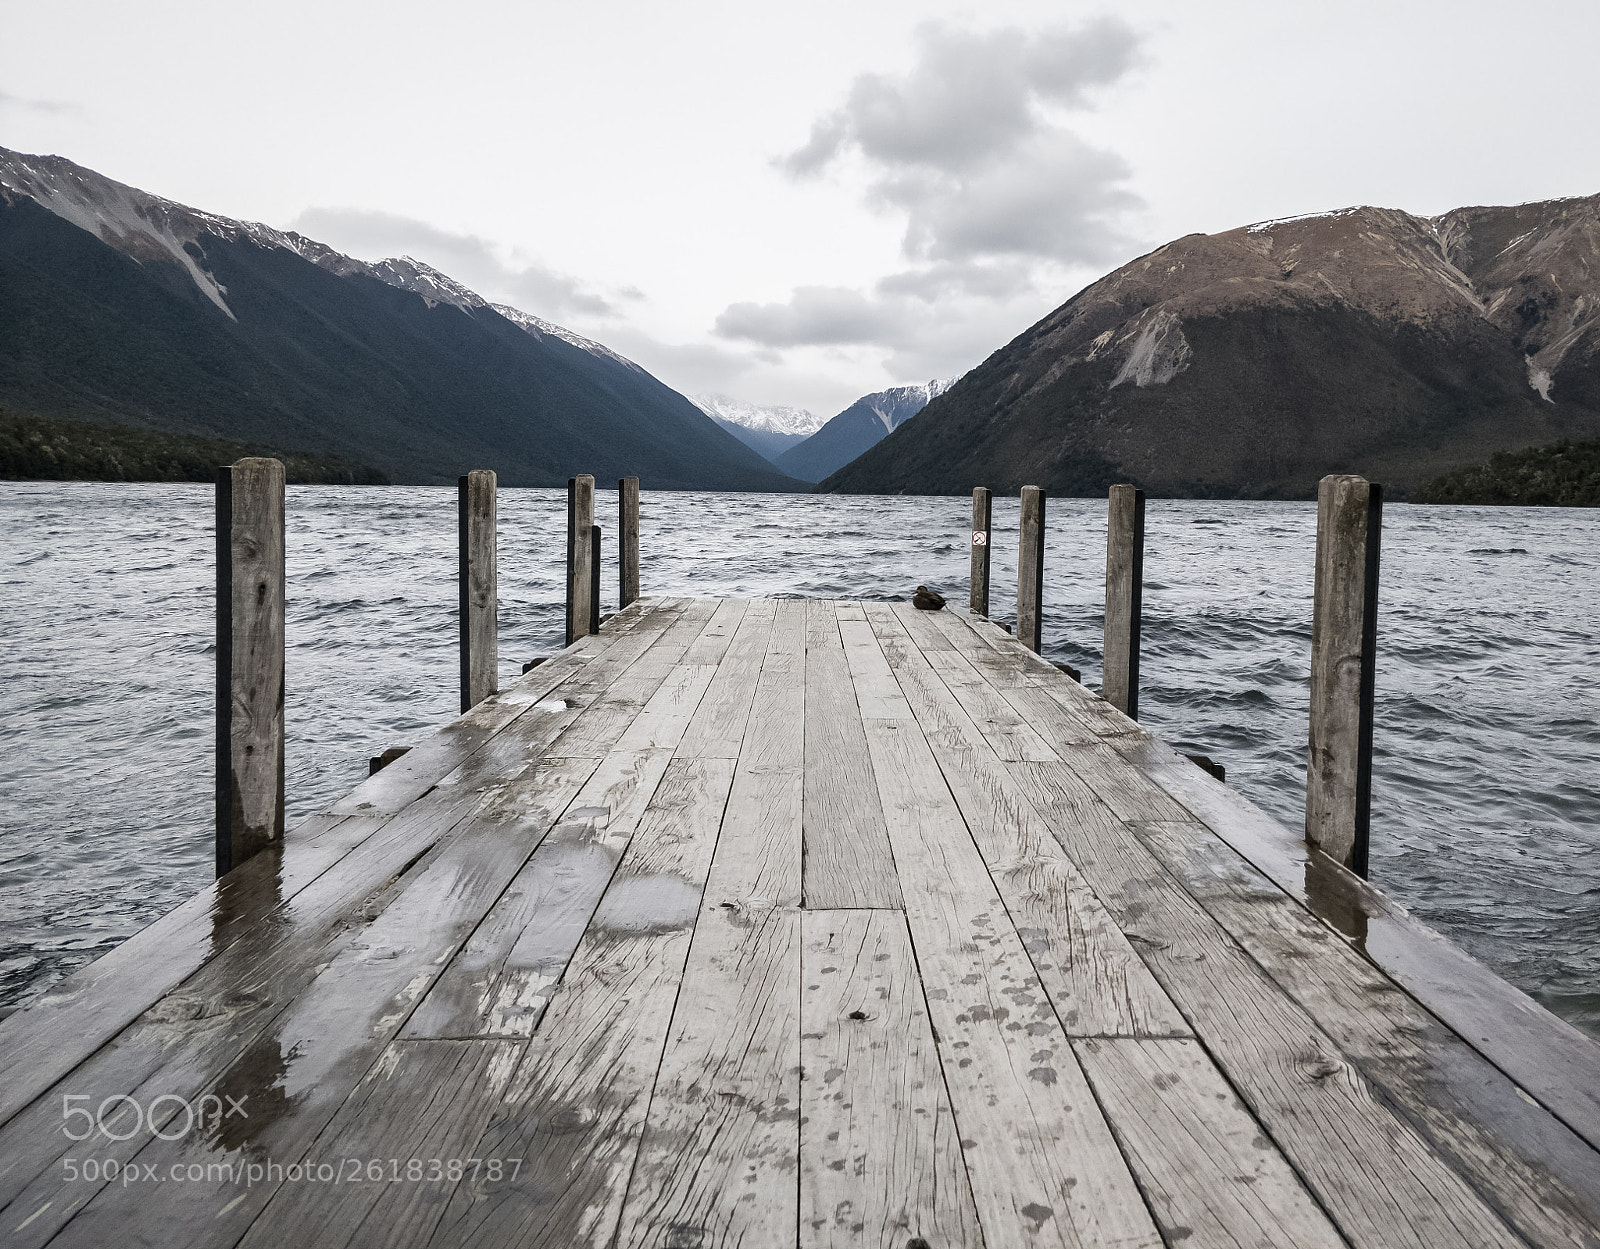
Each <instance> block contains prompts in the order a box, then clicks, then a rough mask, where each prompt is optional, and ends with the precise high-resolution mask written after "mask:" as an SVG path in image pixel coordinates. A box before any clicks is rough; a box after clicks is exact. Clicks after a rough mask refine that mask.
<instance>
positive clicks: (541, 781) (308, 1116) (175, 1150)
mask: <svg viewBox="0 0 1600 1249" xmlns="http://www.w3.org/2000/svg"><path fill="white" fill-rule="evenodd" d="M593 768H594V765H593V763H592V762H590V761H587V760H556V761H554V762H553V763H551V764H550V765H548V766H545V765H542V764H535V765H533V769H530V770H531V771H535V772H536V775H535V776H529V777H527V778H525V789H524V792H523V793H522V794H520V795H518V796H517V798H516V799H511V798H509V797H508V798H507V799H506V800H505V801H503V802H501V803H497V804H494V805H491V806H489V807H488V808H486V809H485V810H484V811H483V812H482V813H481V814H480V815H479V816H477V817H475V818H474V819H472V820H471V821H470V822H469V823H468V824H467V825H465V826H464V827H463V828H462V829H460V830H458V831H457V833H456V835H455V836H454V837H453V838H452V839H451V840H450V841H449V842H447V843H446V844H445V845H444V846H443V847H442V848H441V849H440V851H439V853H438V854H436V855H435V856H433V857H432V858H431V859H430V860H429V861H428V862H427V863H425V864H423V865H421V866H419V867H418V868H417V870H416V871H415V872H414V873H413V874H411V875H410V876H409V877H408V879H407V882H406V884H405V885H404V886H403V887H402V889H401V890H400V891H399V893H398V894H397V895H396V896H395V898H394V900H393V901H392V902H391V903H389V905H388V906H387V907H386V908H385V909H384V910H383V912H382V914H380V915H379V916H378V917H377V918H376V919H374V920H373V922H372V923H371V925H370V926H369V927H368V928H367V929H366V931H365V933H364V934H363V935H362V939H361V940H359V941H357V942H355V943H354V944H352V945H350V946H348V947H346V948H345V949H343V950H341V951H340V952H339V954H338V955H337V956H336V957H334V958H333V960H332V961H331V962H330V963H329V964H328V965H327V966H325V967H323V968H322V969H320V970H319V972H318V974H317V976H316V977H315V979H314V980H313V981H312V982H311V983H310V985H308V986H307V987H306V988H305V989H304V990H302V991H301V992H300V993H299V994H298V995H297V996H296V997H295V998H294V1000H293V1001H292V1002H291V1003H290V1004H289V1005H288V1007H287V1008H286V1009H285V1010H283V1011H282V1012H280V1013H279V1014H278V1016H277V1017H276V1018H275V1019H274V1020H273V1021H272V1026H271V1027H270V1028H269V1029H267V1030H266V1031H264V1032H263V1033H262V1034H261V1035H259V1036H258V1037H256V1038H255V1039H254V1040H253V1041H252V1042H251V1043H250V1045H249V1046H248V1047H247V1048H246V1049H245V1051H244V1053H243V1054H242V1055H241V1056H240V1057H239V1058H238V1060H237V1061H236V1062H234V1063H233V1064H232V1065H231V1066H230V1067H229V1068H228V1070H227V1072H226V1073H225V1074H224V1075H223V1077H222V1078H221V1080H220V1081H219V1082H218V1084H217V1085H216V1086H215V1088H214V1089H213V1090H211V1091H213V1092H215V1093H217V1094H218V1095H220V1096H222V1097H223V1098H227V1097H233V1098H236V1099H241V1100H242V1101H244V1103H245V1104H246V1105H249V1106H251V1107H252V1108H253V1113H250V1114H249V1116H248V1121H247V1122H245V1123H241V1124H239V1125H236V1126H235V1125H229V1127H230V1128H231V1129H232V1130H231V1131H225V1132H220V1133H217V1134H210V1133H208V1134H204V1135H202V1134H198V1133H189V1134H186V1135H184V1136H182V1137H181V1138H179V1139H177V1140H174V1141H167V1140H161V1139H152V1140H151V1141H150V1142H149V1143H148V1144H147V1145H146V1146H145V1147H144V1148H143V1149H141V1150H140V1151H139V1153H138V1154H137V1155H136V1156H135V1157H136V1159H137V1161H138V1162H139V1164H140V1165H141V1166H143V1165H153V1166H155V1167H156V1168H157V1173H158V1174H171V1173H172V1168H173V1167H174V1166H181V1167H183V1168H184V1169H185V1171H186V1172H187V1173H190V1174H198V1175H199V1176H203V1177H204V1178H198V1179H190V1180H186V1181H185V1182H184V1183H182V1184H171V1185H167V1186H165V1187H164V1188H163V1189H162V1199H161V1200H160V1201H159V1202H151V1201H148V1200H146V1194H145V1193H144V1192H142V1191H141V1190H140V1189H139V1188H138V1187H137V1186H134V1185H128V1186H126V1187H116V1188H113V1187H106V1188H102V1189H101V1191H100V1192H99V1193H98V1194H96V1195H95V1197H94V1198H93V1199H92V1200H91V1201H89V1202H88V1204H87V1205H85V1206H84V1207H83V1209H82V1210H81V1211H79V1212H78V1213H77V1215H76V1216H75V1217H74V1218H73V1219H72V1221H71V1222H70V1223H68V1224H67V1225H66V1226H65V1227H64V1228H62V1229H61V1231H60V1232H58V1233H57V1235H56V1239H55V1240H54V1241H53V1242H52V1243H53V1244H57V1245H93V1246H101V1245H104V1244H106V1243H108V1242H111V1241H115V1242H117V1243H133V1244H138V1243H150V1244H164V1243H171V1242H172V1241H173V1240H174V1239H181V1240H184V1241H186V1242H190V1243H192V1242H195V1241H199V1240H201V1239H203V1240H205V1241H207V1242H211V1243H216V1242H227V1241H230V1240H231V1239H232V1238H237V1237H239V1236H241V1235H243V1233H244V1231H245V1230H246V1229H247V1228H248V1226H249V1224H250V1222H251V1221H252V1219H253V1218H254V1217H255V1215H256V1214H257V1213H258V1212H259V1211H260V1209H261V1207H262V1206H263V1205H265V1203H266V1202H267V1200H268V1199H269V1198H270V1197H271V1196H272V1195H273V1193H274V1192H275V1191H276V1189H277V1187H278V1186H279V1185H278V1184H274V1183H273V1182H272V1180H271V1179H270V1178H267V1177H263V1179H262V1181H261V1182H260V1183H258V1184H255V1185H253V1186H247V1187H246V1188H245V1189H244V1190H243V1191H242V1192H241V1191H240V1190H239V1189H238V1187H237V1185H236V1184H235V1183H234V1182H233V1179H232V1176H231V1174H227V1173H225V1172H221V1171H218V1170H208V1165H209V1164H232V1163H235V1162H240V1161H244V1160H246V1158H261V1157H267V1158H273V1159H279V1160H282V1161H283V1162H285V1163H286V1164H287V1163H288V1162H292V1161H298V1160H300V1159H302V1158H303V1157H304V1156H305V1152H306V1150H307V1148H308V1147H309V1146H310V1145H311V1144H312V1142H313V1141H314V1140H315V1139H316V1137H317V1135H318V1134H319V1133H320V1132H321V1130H322V1129H323V1127H324V1126H325V1125H326V1124H327V1123H328V1122H329V1120H330V1119H331V1118H332V1117H333V1115H334V1113H335V1112H336V1111H337V1110H338V1108H339V1106H340V1104H341V1103H342V1102H343V1101H344V1100H345V1098H346V1097H347V1096H348V1094H349V1093H350V1091H351V1090H352V1089H353V1088H354V1087H355V1086H356V1085H357V1084H358V1083H359V1082H360V1080H361V1078H362V1077H363V1076H364V1075H365V1074H366V1072H367V1070H368V1068H369V1067H370V1066H371V1065H372V1063H373V1061H374V1060H375V1059H376V1058H377V1056H378V1055H379V1054H380V1053H381V1052H382V1051H383V1049H384V1048H385V1047H386V1046H387V1045H388V1043H389V1042H390V1041H391V1040H392V1039H393V1038H394V1037H395V1035H396V1033H397V1032H398V1031H399V1029H400V1027H401V1026H402V1025H403V1024H404V1022H405V1020H406V1017H407V1015H409V1014H410V1012H411V1009H412V1008H413V1007H414V1006H415V1004H416V1002H417V1001H418V1000H419V999H420V998H421V997H422V995H423V994H424V993H425V992H426V990H427V989H428V987H429V986H430V985H431V984H432V982H433V980H434V978H435V977H436V976H437V975H438V973H439V971H440V970H441V969H442V968H443V967H444V965H445V964H446V963H448V962H449V960H450V958H451V957H452V956H453V955H454V954H455V952H456V950H457V949H458V948H459V947H460V945H461V943H462V942H464V941H465V940H466V939H467V937H468V936H470V935H471V932H472V930H473V928H475V927H476V926H477V924H478V922H479V920H481V919H482V917H483V916H484V914H486V913H487V912H488V910H489V908H490V906H491V905H492V904H493V903H494V901H495V899H496V898H498V897H499V896H500V894H501V892H502V891H503V890H504V889H505V887H506V885H507V884H508V883H509V882H510V881H511V879H512V877H514V876H515V875H516V872H517V871H518V869H519V868H520V867H521V866H522V864H523V863H524V862H526V861H527V858H528V855H529V854H530V853H531V852H532V850H533V848H534V847H535V846H536V845H537V844H538V841H539V839H540V838H541V837H542V836H543V835H544V833H545V832H546V831H547V830H548V829H549V827H550V826H551V825H552V824H554V822H555V820H556V819H557V817H558V816H559V814H560V812H561V811H562V810H563V809H564V808H565V807H566V806H567V805H568V804H569V803H570V802H571V800H572V798H573V797H574V796H575V795H576V793H577V792H578V791H579V790H580V789H581V787H582V785H583V782H584V781H585V780H586V779H587V778H588V775H589V773H590V772H592V771H593ZM535 793H536V794H537V798H534V797H533V795H534V794H535ZM224 1104H226V1103H224ZM191 1166H197V1167H198V1168H199V1171H198V1172H197V1173H196V1172H190V1171H189V1168H190V1167H191ZM280 1183H281V1181H280ZM202 1229H203V1230H202Z"/></svg>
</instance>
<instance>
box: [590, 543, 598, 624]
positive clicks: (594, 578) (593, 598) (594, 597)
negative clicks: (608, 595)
mask: <svg viewBox="0 0 1600 1249" xmlns="http://www.w3.org/2000/svg"><path fill="white" fill-rule="evenodd" d="M589 632H590V633H599V632H600V526H599V525H590V526H589Z"/></svg>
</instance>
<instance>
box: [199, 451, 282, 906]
mask: <svg viewBox="0 0 1600 1249" xmlns="http://www.w3.org/2000/svg"><path fill="white" fill-rule="evenodd" d="M217 504H218V515H217V599H218V601H217V776H216V800H217V814H216V835H217V855H216V858H217V875H218V876H222V875H225V874H226V873H228V872H230V871H232V870H233V869H234V868H235V867H238V866H239V865H240V864H241V863H243V862H244V861H245V860H246V859H248V858H249V857H250V856H251V855H253V854H256V853H257V852H259V851H260V850H262V849H263V848H265V847H266V846H268V845H270V844H272V843H273V842H275V841H281V840H282V838H283V759H284V753H283V752H284V744H283V654H284V651H283V647H284V593H285V591H284V478H283V465H282V464H281V463H280V462H279V461H277V460H269V459H261V458H258V457H247V458H245V459H242V460H240V461H238V462H237V463H236V464H234V465H233V466H232V467H231V468H225V469H221V470H219V476H218V496H217Z"/></svg>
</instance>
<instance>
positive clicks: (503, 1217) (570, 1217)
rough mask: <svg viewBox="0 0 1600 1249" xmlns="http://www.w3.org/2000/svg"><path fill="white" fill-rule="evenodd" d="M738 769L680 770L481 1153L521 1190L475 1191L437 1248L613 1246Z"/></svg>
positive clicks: (478, 1187)
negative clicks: (500, 1162) (512, 1170)
mask: <svg viewBox="0 0 1600 1249" xmlns="http://www.w3.org/2000/svg"><path fill="white" fill-rule="evenodd" d="M733 768H734V761H733V760H731V759H689V760H677V761H675V762H674V763H673V764H672V765H671V767H669V768H668V770H667V774H666V776H665V777H664V778H663V779H662V782H661V785H660V786H659V787H658V788H657V790H656V794H655V796H654V798H653V799H652V800H651V803H650V806H649V808H648V809H647V810H646V812H645V816H644V818H643V819H642V820H641V822H640V826H639V829H638V831H637V832H635V834H634V837H633V841H632V843H631V844H630V845H629V847H628V851H627V853H626V854H625V855H624V856H623V861H622V863H621V864H620V865H619V867H618V869H617V872H616V874H615V875H614V876H613V877H612V880H611V883H610V885H609V886H608V887H607V889H606V893H605V896H604V897H603V898H602V900H601V904H600V907H599V909H598V911H597V912H596V914H595V917H594V919H593V920H592V921H591V923H590V925H589V927H588V929H587V931H586V932H585V934H584V937H583V940H582V942H581V943H580V945H579V947H578V950H577V953H576V954H575V955H574V956H573V959H572V963H571V965H570V967H569V968H568V971H567V975H566V977H565V979H564V981H563V983H562V990H561V992H560V993H558V994H557V995H556V997H555V999H554V1001H553V1002H552V1003H551V1005H550V1008H549V1009H548V1010H547V1011H546V1013H545V1017H544V1020H543V1022H542V1024H541V1026H540V1028H539V1031H538V1032H537V1033H536V1034H535V1036H534V1038H533V1040H532V1042H531V1043H530V1046H529V1051H528V1055H527V1057H526V1059H525V1060H524V1062H523V1065H522V1067H521V1068H520V1069H519V1070H518V1072H517V1073H516V1075H515V1076H514V1077H513V1081H512V1085H511V1087H510V1089H509V1090H508V1092H507V1095H506V1097H505V1100H504V1102H503V1104H502V1106H501V1107H500V1108H499V1109H498V1110H497V1112H496V1114H495V1115H494V1117H493V1118H492V1119H491V1121H490V1123H489V1126H488V1128H487V1129H486V1130H485V1132H484V1135H483V1137H482V1138H481V1140H480V1142H479V1144H478V1146H477V1147H476V1149H475V1150H474V1151H473V1152H474V1156H480V1157H505V1158H521V1159H523V1164H522V1167H521V1169H520V1172H519V1174H518V1175H517V1177H516V1178H515V1179H503V1180H501V1181H498V1182H496V1181H491V1180H489V1179H487V1178H486V1177H484V1178H480V1179H478V1180H476V1181H474V1182H470V1183H467V1182H464V1183H463V1184H462V1185H461V1186H460V1187H459V1188H458V1189H457V1191H456V1193H455V1194H454V1196H453V1198H452V1200H451V1203H450V1205H449V1207H448V1209H447V1211H446V1213H445V1215H444V1217H443V1219H442V1220H441V1221H440V1223H439V1225H438V1228H437V1229H436V1231H435V1233H434V1236H433V1238H432V1240H431V1241H430V1243H432V1244H439V1245H451V1246H465V1245H484V1246H495V1247H496V1249H504V1247H508V1246H517V1245H529V1246H545V1245H557V1244H559V1245H564V1246H565V1245H597V1246H598V1245H608V1244H609V1243H610V1242H611V1238H612V1236H613V1235H614V1233H615V1231H616V1226H617V1220H618V1217H619V1216H620V1214H621V1207H622V1200H623V1194H624V1192H625V1191H626V1187H627V1180H628V1176H629V1175H630V1174H631V1173H632V1170H633V1164H634V1160H635V1157H636V1154H637V1151H638V1146H639V1139H640V1136H641V1135H642V1133H643V1129H644V1121H645V1114H646V1111H647V1110H648V1107H649V1100H650V1092H651V1089H652V1088H653V1087H654V1084H655V1078H656V1072H657V1069H658V1068H659V1066H660V1063H661V1054H662V1050H663V1048H664V1046H665V1044H666V1039H667V1031H668V1025H669V1022H670V1020H671V1018H672V1008H673V1004H674V1002H675V1001H676V999H677V995H678V989H679V985H680V983H681V980H682V976H683V969H684V963H685V961H686V959H687V956H688V952H689V943H690V938H691V936H692V935H693V932H694V925H695V919H696V917H697V915H698V914H699V909H700V898H701V893H702V890H703V889H704V885H705V880H706V876H707V874H708V873H709V871H710V868H711V858H712V852H713V850H714V848H715V846H716V841H717V833H718V829H719V827H720V825H721V821H722V813H723V809H724V807H725V805H726V803H727V799H728V792H729V790H730V788H731V787H732V784H733Z"/></svg>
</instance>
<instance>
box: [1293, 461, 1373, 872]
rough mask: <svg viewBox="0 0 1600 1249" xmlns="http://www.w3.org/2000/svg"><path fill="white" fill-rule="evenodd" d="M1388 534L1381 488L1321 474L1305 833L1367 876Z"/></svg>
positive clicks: (1355, 478) (1312, 640)
mask: <svg viewBox="0 0 1600 1249" xmlns="http://www.w3.org/2000/svg"><path fill="white" fill-rule="evenodd" d="M1382 531H1383V487H1382V486H1380V485H1376V484H1375V483H1372V482H1368V481H1367V480H1366V479H1365V478H1361V477H1355V476H1341V475H1330V476H1328V477H1324V478H1323V479H1322V482H1321V484H1320V485H1319V486H1318V488H1317V573H1316V597H1315V599H1314V602H1313V605H1312V614H1311V733H1310V739H1311V740H1310V747H1311V748H1310V758H1309V761H1308V766H1307V769H1306V840H1307V841H1308V842H1310V843H1311V844H1312V845H1313V846H1316V847H1318V848H1319V849H1321V850H1322V851H1323V852H1324V853H1325V854H1327V855H1328V856H1329V857H1330V858H1333V859H1336V860H1337V861H1339V862H1340V863H1343V864H1344V865H1345V866H1346V867H1348V868H1350V870H1351V871H1353V872H1355V873H1356V874H1357V875H1359V876H1365V875H1366V874H1367V844H1368V833H1369V829H1370V818H1371V807H1372V687H1373V673H1374V669H1375V666H1376V657H1377V633H1378V548H1379V543H1380V539H1381V537H1382Z"/></svg>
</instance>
